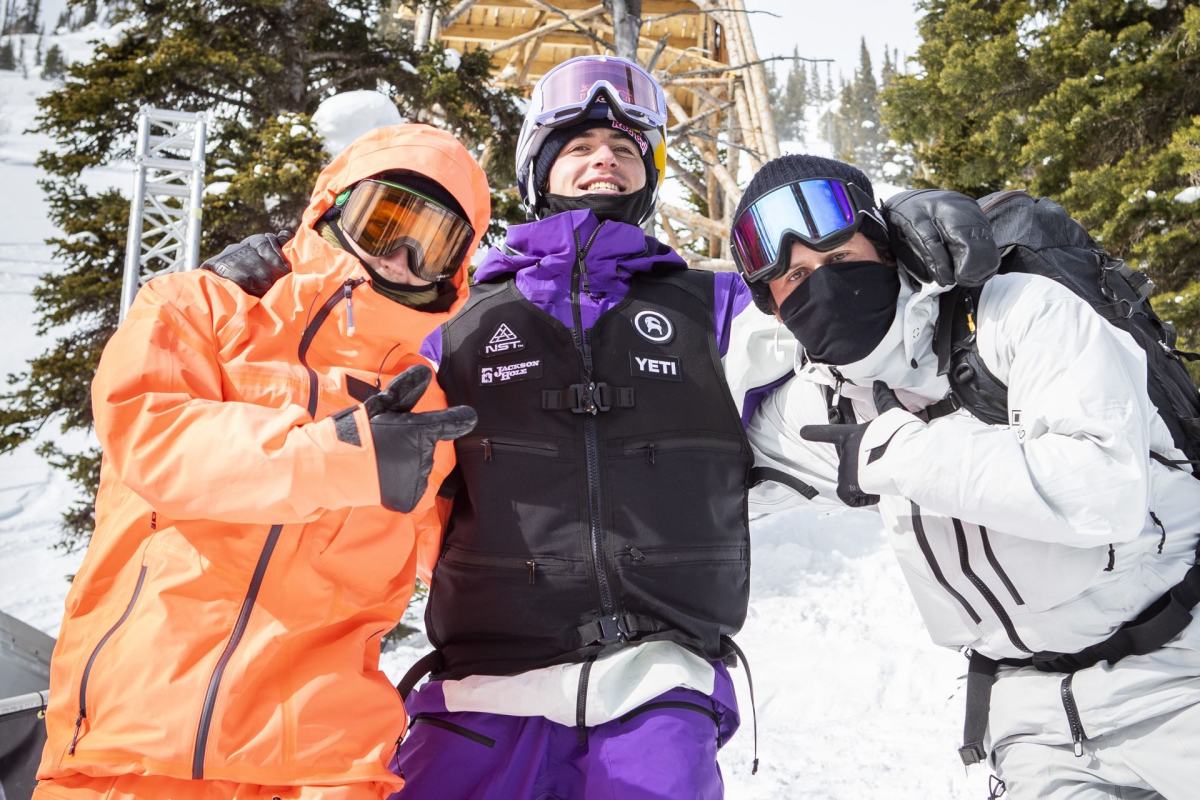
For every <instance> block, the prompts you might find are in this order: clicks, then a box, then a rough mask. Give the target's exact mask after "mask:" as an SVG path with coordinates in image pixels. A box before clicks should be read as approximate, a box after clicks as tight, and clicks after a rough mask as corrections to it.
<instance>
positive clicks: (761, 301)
mask: <svg viewBox="0 0 1200 800" xmlns="http://www.w3.org/2000/svg"><path fill="white" fill-rule="evenodd" d="M806 178H836V179H838V180H841V181H845V182H846V183H853V184H854V185H855V186H857V187H858V188H859V189H861V190H862V191H863V193H864V194H866V195H867V196H868V197H870V198H871V202H872V203H876V200H875V189H874V187H872V186H871V179H870V178H868V177H867V176H866V173H864V172H863V171H862V170H860V169H859V168H858V167H854V166H851V165H850V164H847V163H846V162H845V161H837V160H835V159H832V158H822V157H821V156H810V155H800V154H797V155H786V156H780V157H779V158H776V159H773V160H771V161H768V162H767V163H766V164H763V165H762V168H761V169H759V171H758V172H756V173H754V177H753V178H751V179H750V184H749V185H748V186H747V187H746V190H745V191H744V192H743V193H742V199H741V200H739V201H738V205H737V210H736V211H734V213H733V218H734V220H736V219H737V218H738V217H739V216H741V214H742V212H743V211H745V210H746V209H747V208H749V207H750V206H751V204H753V203H754V201H756V200H758V199H759V198H760V197H762V196H763V195H765V194H768V193H769V192H772V191H774V190H775V189H778V188H779V187H780V186H786V185H788V184H789V183H795V182H796V181H802V180H805V179H806ZM870 218H871V219H873V217H870ZM859 230H860V231H861V232H862V233H863V235H865V236H866V237H867V238H868V239H870V240H871V241H873V242H875V243H876V244H877V245H882V246H883V247H885V248H886V247H888V237H887V230H886V229H885V228H883V227H882V225H881V224H879V225H863V226H862V227H861V228H859ZM747 286H748V287H749V289H750V296H751V297H752V298H753V300H754V305H756V306H758V308H759V310H760V311H762V312H763V313H764V314H771V313H774V311H775V302H774V300H773V299H772V298H771V290H770V287H769V286H768V285H767V282H766V281H757V282H754V283H747Z"/></svg>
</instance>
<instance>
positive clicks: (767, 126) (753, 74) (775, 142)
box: [727, 0, 779, 158]
mask: <svg viewBox="0 0 1200 800" xmlns="http://www.w3.org/2000/svg"><path fill="white" fill-rule="evenodd" d="M727 2H730V3H732V4H733V7H734V9H736V10H735V12H734V13H732V14H730V15H729V16H730V17H732V18H733V20H734V22H735V23H736V25H737V28H738V32H739V34H740V35H741V39H742V54H743V55H744V56H745V61H746V62H748V63H749V64H750V65H751V66H750V91H751V93H752V97H753V98H754V101H755V103H756V104H757V105H758V107H759V124H760V125H761V126H762V127H761V132H762V140H763V145H764V146H765V150H764V152H765V153H766V154H767V157H768V158H778V157H779V135H778V134H777V133H776V132H775V114H774V112H773V111H772V110H771V99H770V97H769V96H768V92H767V72H766V70H765V69H764V68H763V65H762V62H761V61H759V58H758V48H757V47H756V46H755V44H754V34H753V33H751V32H750V21H749V20H748V19H747V18H746V6H745V4H744V3H743V2H742V0H727Z"/></svg>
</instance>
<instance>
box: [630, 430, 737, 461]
mask: <svg viewBox="0 0 1200 800" xmlns="http://www.w3.org/2000/svg"><path fill="white" fill-rule="evenodd" d="M741 449H742V446H741V445H740V444H738V443H737V442H734V441H731V440H725V439H718V438H716V437H703V436H667V437H664V438H662V439H655V440H654V441H638V442H632V443H630V444H627V445H625V447H624V448H623V449H622V451H621V452H622V453H623V454H624V455H627V456H635V455H645V456H646V459H647V460H648V461H649V462H650V463H651V464H653V463H655V460H656V458H657V456H658V455H659V454H660V453H670V452H673V451H676V450H721V451H729V452H740V451H741Z"/></svg>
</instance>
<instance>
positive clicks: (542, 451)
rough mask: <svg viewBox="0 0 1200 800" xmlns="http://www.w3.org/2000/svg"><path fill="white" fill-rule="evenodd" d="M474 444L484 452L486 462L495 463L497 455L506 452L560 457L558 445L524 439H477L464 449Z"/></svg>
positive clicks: (468, 443) (465, 445)
mask: <svg viewBox="0 0 1200 800" xmlns="http://www.w3.org/2000/svg"><path fill="white" fill-rule="evenodd" d="M474 444H478V446H479V447H480V449H482V450H483V460H484V461H494V460H495V458H496V453H503V452H505V451H508V452H511V453H522V454H524V455H531V456H549V457H551V458H553V457H555V456H557V455H558V447H557V446H556V445H553V444H549V443H546V442H534V441H530V440H524V439H493V438H491V437H484V438H482V439H477V440H476V441H475V442H466V443H465V444H464V449H466V448H469V447H471V446H472V445H474Z"/></svg>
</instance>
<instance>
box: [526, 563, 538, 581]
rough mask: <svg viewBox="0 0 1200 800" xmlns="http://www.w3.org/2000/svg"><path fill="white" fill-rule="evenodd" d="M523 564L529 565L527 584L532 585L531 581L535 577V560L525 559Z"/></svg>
mask: <svg viewBox="0 0 1200 800" xmlns="http://www.w3.org/2000/svg"><path fill="white" fill-rule="evenodd" d="M525 566H527V567H529V585H530V586H533V582H534V580H535V579H536V578H537V562H536V561H526V562H525Z"/></svg>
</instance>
